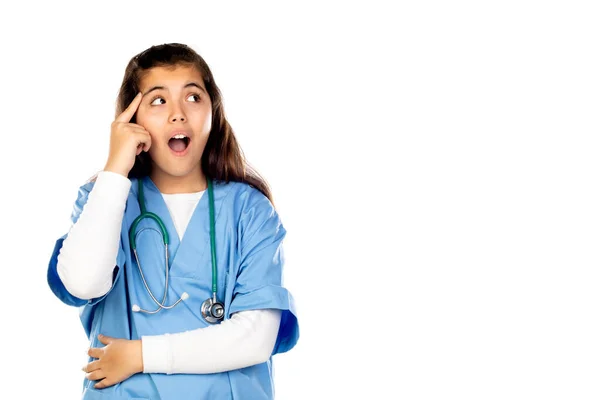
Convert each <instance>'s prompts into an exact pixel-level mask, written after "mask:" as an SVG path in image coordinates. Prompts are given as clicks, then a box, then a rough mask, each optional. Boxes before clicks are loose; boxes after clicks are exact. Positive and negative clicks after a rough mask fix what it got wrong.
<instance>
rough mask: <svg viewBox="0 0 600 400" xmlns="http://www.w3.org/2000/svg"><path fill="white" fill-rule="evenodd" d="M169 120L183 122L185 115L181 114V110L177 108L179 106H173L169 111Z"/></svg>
mask: <svg viewBox="0 0 600 400" xmlns="http://www.w3.org/2000/svg"><path fill="white" fill-rule="evenodd" d="M169 120H170V121H171V122H178V121H181V122H185V120H186V118H185V114H184V113H183V110H182V109H181V107H179V105H174V106H173V108H172V109H171V116H170V117H169Z"/></svg>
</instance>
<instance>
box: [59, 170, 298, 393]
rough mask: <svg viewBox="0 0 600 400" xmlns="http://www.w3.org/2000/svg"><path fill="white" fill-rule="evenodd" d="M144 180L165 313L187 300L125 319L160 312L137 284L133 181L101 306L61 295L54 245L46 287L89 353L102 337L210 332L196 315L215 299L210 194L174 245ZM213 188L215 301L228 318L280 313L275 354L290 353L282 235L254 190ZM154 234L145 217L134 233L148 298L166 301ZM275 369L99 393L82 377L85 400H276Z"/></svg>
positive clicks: (294, 334)
mask: <svg viewBox="0 0 600 400" xmlns="http://www.w3.org/2000/svg"><path fill="white" fill-rule="evenodd" d="M141 179H142V182H143V187H144V196H145V199H146V208H147V210H148V211H150V212H153V213H155V214H157V215H158V216H159V217H160V218H161V219H162V220H163V222H164V224H165V226H166V229H167V231H168V234H169V238H170V244H169V246H168V248H169V267H170V270H169V291H168V297H167V301H166V304H173V303H174V302H175V301H176V300H177V299H179V297H180V296H181V294H182V293H183V292H187V293H188V294H189V296H190V297H189V298H188V299H186V300H184V301H182V302H181V303H179V304H178V305H177V306H175V307H174V308H172V309H170V310H162V311H160V312H158V313H157V314H153V315H150V314H146V313H141V312H137V313H136V312H132V311H131V307H132V305H134V304H137V305H139V306H140V307H141V308H142V309H146V310H155V309H156V305H155V303H154V302H153V301H152V299H151V298H150V297H149V295H148V293H147V291H146V289H145V287H144V285H143V281H142V279H141V276H140V273H139V271H138V268H137V262H136V260H135V256H134V254H133V251H132V250H131V248H130V243H129V227H130V226H131V224H132V223H133V221H134V219H135V218H136V217H137V216H138V215H140V206H139V204H138V200H137V191H138V181H137V179H136V178H132V179H131V182H132V185H131V190H130V192H129V195H128V198H127V203H126V207H125V214H124V217H123V224H122V229H121V242H120V248H119V252H118V256H117V262H116V268H115V270H114V273H113V285H112V287H111V289H110V291H109V292H108V293H107V294H105V295H104V296H102V297H100V298H96V299H92V300H82V299H79V298H77V297H74V296H73V295H71V294H70V293H69V292H68V291H67V290H66V289H65V287H64V285H63V284H62V282H61V280H60V278H59V277H58V274H57V270H56V262H57V256H58V253H59V250H60V248H61V246H62V242H63V240H64V239H65V238H66V237H67V235H68V233H67V234H65V235H64V236H62V237H61V238H59V239H58V240H57V241H56V245H55V247H54V251H53V254H52V256H51V259H50V263H49V266H48V283H49V285H50V288H51V289H52V291H53V293H54V294H55V295H56V296H57V297H58V298H59V299H60V300H61V301H62V302H64V303H66V304H68V305H71V306H76V307H79V311H80V313H79V314H80V319H81V323H82V324H83V328H84V330H85V333H86V335H87V336H88V338H89V340H90V345H91V346H92V347H103V346H104V345H103V344H102V343H100V342H99V341H98V337H97V336H98V334H99V333H102V334H103V335H107V336H111V337H115V338H123V339H140V338H141V336H143V335H160V334H165V333H176V332H183V331H187V330H191V329H197V328H204V327H207V326H208V325H209V324H208V323H207V322H206V321H205V320H204V318H203V317H202V315H201V312H200V307H201V304H202V302H203V301H204V300H206V299H208V298H209V297H211V294H212V264H211V247H210V225H209V220H210V217H209V196H208V193H205V194H204V195H203V196H202V197H201V198H200V201H199V202H198V205H197V206H196V208H195V210H194V212H193V215H192V217H191V220H190V222H189V224H188V226H187V229H186V231H185V234H184V236H183V238H182V239H181V241H180V240H179V237H178V234H177V231H176V229H175V226H174V224H173V220H172V218H171V216H170V214H169V210H168V208H167V206H166V204H165V202H164V200H163V197H162V195H161V193H160V191H159V190H158V188H157V187H156V185H155V184H154V183H153V181H152V180H151V179H150V178H149V177H144V178H141ZM93 186H94V182H88V183H86V184H85V185H83V186H81V187H80V188H79V193H78V198H77V201H76V202H75V205H74V208H73V214H72V216H71V219H72V221H73V223H75V222H76V221H77V220H78V218H79V215H80V214H81V211H82V209H83V205H84V204H85V203H86V201H87V198H88V195H89V193H90V191H91V190H92V187H93ZM213 188H214V201H215V222H216V232H215V233H216V236H215V237H216V256H217V270H218V273H217V277H218V291H217V296H218V298H219V299H220V300H221V301H222V302H223V304H224V306H225V319H228V318H230V317H231V315H232V314H233V313H235V312H238V311H243V310H256V309H266V308H273V309H279V310H281V311H282V314H281V324H280V328H279V333H278V336H277V341H276V344H275V348H274V350H273V355H274V354H277V353H283V352H286V351H288V350H290V349H291V348H292V347H294V345H295V344H296V342H297V340H298V336H299V328H298V322H297V318H296V310H295V306H294V300H293V297H292V295H291V293H290V292H289V291H288V290H287V289H286V288H284V287H283V284H282V268H283V264H284V255H283V247H282V241H283V239H284V237H285V235H286V230H285V228H284V227H283V225H282V223H281V220H280V218H279V216H278V214H277V212H276V211H275V209H274V208H273V206H272V204H271V202H270V201H269V200H268V198H267V197H266V196H264V195H263V194H262V193H261V192H260V191H259V190H257V189H255V188H253V187H251V186H250V185H248V184H246V183H241V182H229V183H225V182H219V181H215V182H214V184H213ZM144 228H152V229H144ZM157 230H158V226H157V225H156V223H155V222H154V221H153V220H151V219H149V218H145V219H144V220H143V221H142V222H141V223H140V225H139V226H138V228H137V231H138V232H140V231H141V232H140V233H139V234H138V236H137V239H136V241H137V250H138V256H139V258H140V263H141V264H142V269H143V271H144V276H145V278H146V281H147V282H148V285H149V286H150V289H151V290H152V293H153V294H154V296H155V297H156V298H157V299H158V300H162V298H163V293H164V285H165V269H164V268H165V251H164V244H163V243H162V239H161V236H160V234H159V233H158V232H157ZM81 267H82V268H84V267H85V266H84V265H82V266H81ZM90 361H92V359H90ZM271 362H272V359H271V358H270V359H269V360H268V361H267V362H265V363H262V364H257V365H254V366H250V367H247V368H242V369H238V370H233V371H228V372H223V373H215V374H170V375H168V374H155V373H152V374H145V373H140V374H135V375H133V376H131V377H130V378H129V379H127V380H125V381H123V382H121V383H119V384H117V385H114V386H111V387H108V388H105V389H94V384H95V383H96V382H95V381H88V380H87V379H85V378H84V387H83V399H86V400H95V399H98V400H101V399H103V400H109V399H110V400H117V399H119V400H120V399H153V400H154V399H156V400H158V399H162V400H171V399H173V400H175V399H177V400H187V399H190V400H191V399H194V400H199V399H272V398H273V395H274V393H273V381H272V374H271V367H272V365H271Z"/></svg>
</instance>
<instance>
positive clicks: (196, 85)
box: [142, 82, 208, 97]
mask: <svg viewBox="0 0 600 400" xmlns="http://www.w3.org/2000/svg"><path fill="white" fill-rule="evenodd" d="M190 86H195V87H197V88H198V89H200V90H202V91H203V92H204V93H206V90H204V88H203V87H202V86H200V85H198V84H197V83H196V82H190V83H187V84H186V85H185V86H184V87H183V88H184V89H185V88H188V87H190ZM165 89H166V88H165V87H164V86H152V87H151V88H150V89H149V90H148V91H147V92H146V93H144V95H143V96H146V95H147V94H148V93H150V92H152V91H153V90H165ZM207 94H208V93H207ZM143 96H142V97H143Z"/></svg>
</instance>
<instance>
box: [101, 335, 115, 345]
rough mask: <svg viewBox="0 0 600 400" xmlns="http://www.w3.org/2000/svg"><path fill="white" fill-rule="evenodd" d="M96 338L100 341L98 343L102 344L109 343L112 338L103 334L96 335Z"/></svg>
mask: <svg viewBox="0 0 600 400" xmlns="http://www.w3.org/2000/svg"><path fill="white" fill-rule="evenodd" d="M98 340H99V341H100V343H102V344H109V343H111V342H112V341H113V340H114V339H113V338H111V337H109V336H104V335H98Z"/></svg>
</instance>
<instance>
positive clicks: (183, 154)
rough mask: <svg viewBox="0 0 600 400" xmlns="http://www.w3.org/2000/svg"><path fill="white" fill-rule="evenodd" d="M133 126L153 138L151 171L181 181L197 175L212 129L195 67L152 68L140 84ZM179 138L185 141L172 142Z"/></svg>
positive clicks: (208, 106) (209, 109)
mask: <svg viewBox="0 0 600 400" xmlns="http://www.w3.org/2000/svg"><path fill="white" fill-rule="evenodd" d="M139 86H140V91H141V92H142V95H143V96H142V101H141V103H140V105H139V107H138V109H137V114H136V124H138V125H141V126H143V127H144V128H145V129H146V130H147V131H148V133H150V136H151V138H152V144H151V146H150V150H149V151H148V153H149V154H150V157H151V158H152V162H153V164H154V165H153V169H154V170H156V169H157V168H158V169H159V170H160V171H157V172H160V173H166V174H168V175H171V176H177V177H183V176H187V175H188V174H190V172H197V169H198V168H200V159H201V157H202V153H203V152H204V147H205V146H206V141H207V140H208V135H209V133H210V129H211V126H212V104H211V101H210V98H209V96H208V92H207V91H206V88H205V87H204V82H203V79H202V75H201V74H200V72H198V71H197V70H196V68H195V67H187V66H177V67H175V68H174V69H173V68H165V67H154V68H151V69H150V70H148V71H146V74H145V75H144V77H143V78H142V80H141V82H140V85H139ZM178 134H183V135H185V137H186V138H185V139H179V140H178V139H173V137H174V136H176V135H178Z"/></svg>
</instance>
